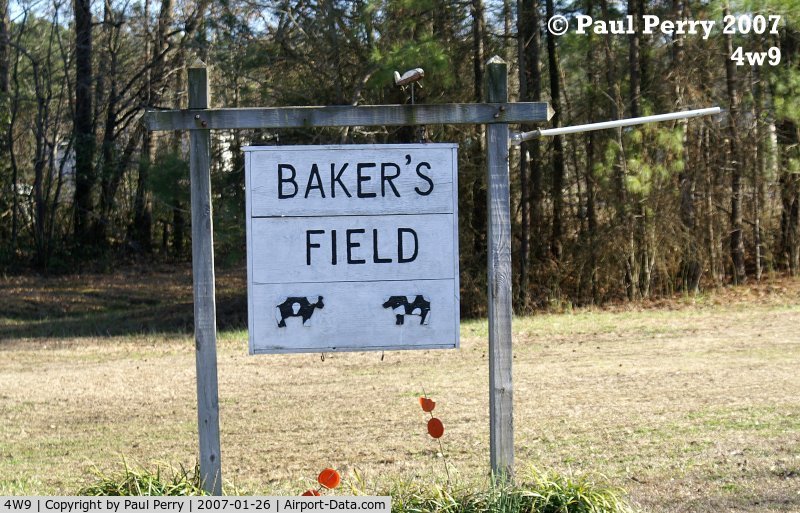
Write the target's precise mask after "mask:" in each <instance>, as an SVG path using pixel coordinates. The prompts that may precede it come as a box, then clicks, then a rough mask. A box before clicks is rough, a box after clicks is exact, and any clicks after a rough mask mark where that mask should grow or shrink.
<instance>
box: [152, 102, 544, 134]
mask: <svg viewBox="0 0 800 513" xmlns="http://www.w3.org/2000/svg"><path fill="white" fill-rule="evenodd" d="M191 109H192V108H191V107H190V109H189V110H164V111H155V110H151V111H148V112H146V113H145V116H144V120H145V123H146V124H147V127H148V129H150V130H191V129H198V128H199V129H202V128H211V129H236V128H310V127H327V126H409V125H410V126H413V125H435V124H442V125H453V124H476V123H484V124H492V123H538V122H544V121H547V120H548V119H550V117H552V112H551V110H550V108H549V104H548V103H546V102H517V103H507V102H506V101H503V102H494V103H488V104H487V103H449V104H447V103H446V104H435V105H424V104H423V105H359V106H349V105H337V106H330V107H263V108H238V109H209V110H204V111H193V110H191ZM203 123H205V125H204V124H203Z"/></svg>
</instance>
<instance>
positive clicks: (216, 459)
mask: <svg viewBox="0 0 800 513" xmlns="http://www.w3.org/2000/svg"><path fill="white" fill-rule="evenodd" d="M208 101H209V90H208V75H207V70H206V68H204V67H193V68H190V69H189V106H190V107H191V108H195V109H203V108H206V107H208ZM189 137H190V157H189V173H190V178H191V203H192V278H193V282H194V336H195V357H196V365H197V427H198V437H199V445H200V478H201V480H202V484H203V489H204V490H206V491H207V492H208V493H210V494H212V495H222V470H221V468H222V466H221V461H220V459H221V456H220V452H221V451H220V442H219V395H218V386H217V321H216V317H217V314H216V303H215V289H214V230H213V225H212V215H211V213H212V210H211V162H210V161H211V157H210V146H211V141H210V139H211V137H210V133H209V131H208V130H194V131H192V132H191V134H190V136H189Z"/></svg>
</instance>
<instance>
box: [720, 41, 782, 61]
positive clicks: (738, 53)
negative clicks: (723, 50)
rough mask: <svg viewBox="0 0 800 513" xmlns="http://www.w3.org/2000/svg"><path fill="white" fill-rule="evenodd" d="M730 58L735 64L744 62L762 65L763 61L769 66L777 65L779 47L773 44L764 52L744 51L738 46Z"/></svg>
mask: <svg viewBox="0 0 800 513" xmlns="http://www.w3.org/2000/svg"><path fill="white" fill-rule="evenodd" d="M731 60H732V61H733V62H735V63H736V65H737V66H744V65H745V64H749V65H750V66H763V65H764V64H765V63H766V64H769V65H770V66H777V65H778V64H780V62H781V49H780V48H778V47H777V46H773V47H772V48H769V49H768V50H767V51H766V52H745V51H744V50H742V47H741V46H740V47H738V48H736V50H734V51H733V53H732V54H731Z"/></svg>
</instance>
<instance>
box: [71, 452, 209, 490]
mask: <svg viewBox="0 0 800 513" xmlns="http://www.w3.org/2000/svg"><path fill="white" fill-rule="evenodd" d="M123 464H124V468H123V469H122V470H121V471H117V472H111V473H108V474H104V473H103V472H101V471H100V470H99V469H96V468H95V469H93V471H92V473H93V474H94V475H95V476H96V477H97V482H96V483H94V484H90V485H88V486H86V487H84V488H81V489H80V490H79V491H78V495H89V496H132V495H139V496H143V495H155V496H157V495H171V496H188V495H206V493H205V492H204V491H203V488H202V487H201V486H200V469H199V467H198V466H197V465H195V467H194V468H193V469H191V470H186V469H185V468H184V467H183V466H181V467H179V468H177V469H176V468H175V467H172V466H169V465H163V466H162V465H161V464H156V467H155V470H149V469H147V468H144V467H140V468H131V467H130V466H129V465H128V462H127V461H125V460H123Z"/></svg>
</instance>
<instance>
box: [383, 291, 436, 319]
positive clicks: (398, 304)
mask: <svg viewBox="0 0 800 513" xmlns="http://www.w3.org/2000/svg"><path fill="white" fill-rule="evenodd" d="M383 307H384V308H391V309H392V311H394V313H395V319H396V321H395V324H396V325H397V326H400V325H402V324H404V323H405V317H406V315H419V317H420V319H419V323H420V324H428V320H429V319H430V313H431V302H430V301H428V300H427V299H425V298H424V297H422V296H391V297H389V299H387V300H386V302H385V303H383Z"/></svg>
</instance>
